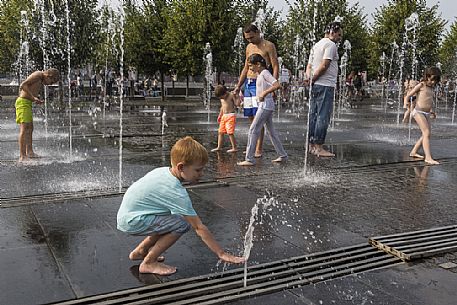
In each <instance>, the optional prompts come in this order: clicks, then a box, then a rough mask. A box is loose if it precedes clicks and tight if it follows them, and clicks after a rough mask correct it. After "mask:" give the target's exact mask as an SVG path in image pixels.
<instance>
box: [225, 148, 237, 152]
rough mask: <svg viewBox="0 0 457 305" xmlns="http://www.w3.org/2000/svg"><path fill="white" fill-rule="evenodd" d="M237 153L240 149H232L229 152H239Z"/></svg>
mask: <svg viewBox="0 0 457 305" xmlns="http://www.w3.org/2000/svg"><path fill="white" fill-rule="evenodd" d="M237 151H238V149H236V148H232V149H229V150H227V152H228V153H234V152H237Z"/></svg>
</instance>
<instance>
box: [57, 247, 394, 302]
mask: <svg viewBox="0 0 457 305" xmlns="http://www.w3.org/2000/svg"><path fill="white" fill-rule="evenodd" d="M399 263H402V261H401V260H400V259H398V258H396V257H392V256H391V255H388V254H385V253H383V252H380V251H378V250H377V249H375V248H373V247H371V246H370V245H368V244H360V245H355V246H351V247H345V248H339V249H335V250H330V251H325V252H319V253H314V254H311V255H305V256H299V257H292V258H289V259H284V260H279V261H274V262H269V263H265V264H260V265H256V266H253V267H250V268H248V274H247V275H248V277H247V287H244V285H243V278H244V270H243V269H233V270H230V271H226V272H224V273H217V274H209V275H204V276H198V277H193V278H188V279H181V280H177V281H172V282H167V283H162V284H157V285H151V286H145V287H141V288H135V289H128V290H123V291H118V292H113V293H108V294H103V295H97V296H92V297H87V298H81V299H77V300H71V301H66V302H62V303H55V304H61V305H64V304H65V305H71V304H105V305H107V304H199V305H202V304H220V303H223V302H229V301H235V300H239V299H245V298H249V297H253V296H256V295H263V294H268V293H273V292H277V291H282V290H285V289H291V288H295V287H300V286H303V285H308V284H311V283H316V282H320V281H325V280H329V279H335V278H340V277H343V276H347V275H351V274H355V273H360V272H364V271H370V270H374V269H379V268H385V267H389V266H393V265H396V264H399Z"/></svg>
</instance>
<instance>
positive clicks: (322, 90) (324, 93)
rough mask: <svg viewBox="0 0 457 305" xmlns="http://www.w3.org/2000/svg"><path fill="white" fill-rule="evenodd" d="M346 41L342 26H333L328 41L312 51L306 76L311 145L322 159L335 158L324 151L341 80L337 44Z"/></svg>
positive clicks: (309, 139) (322, 42) (327, 36)
mask: <svg viewBox="0 0 457 305" xmlns="http://www.w3.org/2000/svg"><path fill="white" fill-rule="evenodd" d="M342 37H343V29H342V27H341V24H340V23H339V22H332V23H330V24H329V25H328V26H327V28H326V30H325V37H324V38H322V39H321V40H320V41H319V42H317V43H316V44H315V45H314V47H313V53H312V56H310V60H309V62H308V66H307V67H306V76H307V79H308V81H310V80H311V83H312V93H311V94H312V96H311V98H310V114H309V126H308V128H309V130H308V141H309V143H308V144H309V148H310V150H309V151H310V153H312V154H314V155H316V156H319V157H334V156H335V154H333V153H331V152H330V151H327V150H325V149H324V147H323V145H324V143H325V137H326V135H327V128H328V125H329V122H330V115H331V113H332V108H333V100H334V92H335V87H336V81H337V77H338V49H337V46H336V43H338V42H340V41H341V39H342Z"/></svg>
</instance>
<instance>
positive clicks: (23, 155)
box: [15, 68, 59, 162]
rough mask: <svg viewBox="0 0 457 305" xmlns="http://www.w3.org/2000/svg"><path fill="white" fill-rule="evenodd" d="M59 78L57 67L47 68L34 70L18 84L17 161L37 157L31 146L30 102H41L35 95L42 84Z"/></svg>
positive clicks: (31, 118) (31, 119)
mask: <svg viewBox="0 0 457 305" xmlns="http://www.w3.org/2000/svg"><path fill="white" fill-rule="evenodd" d="M58 80H59V71H58V70H57V69H54V68H53V69H48V70H46V71H36V72H33V73H32V74H30V75H29V77H27V79H26V80H25V81H23V82H22V84H21V85H20V86H19V97H18V98H17V99H16V105H15V106H16V123H17V124H19V125H20V131H19V153H20V156H19V161H20V162H21V161H25V160H27V159H28V158H37V157H38V155H36V154H35V153H34V152H33V148H32V133H33V117H32V103H33V102H35V103H37V104H42V103H43V101H41V100H40V99H39V98H38V97H36V96H37V95H38V94H39V93H40V91H41V88H42V87H43V85H51V84H53V83H56V82H57V81H58Z"/></svg>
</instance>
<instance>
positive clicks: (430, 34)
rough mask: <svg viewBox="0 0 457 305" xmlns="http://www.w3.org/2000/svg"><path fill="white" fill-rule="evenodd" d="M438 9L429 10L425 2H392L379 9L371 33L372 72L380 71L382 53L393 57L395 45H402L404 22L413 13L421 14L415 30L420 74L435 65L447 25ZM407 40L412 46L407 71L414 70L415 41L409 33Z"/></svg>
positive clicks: (431, 8) (423, 0)
mask: <svg viewBox="0 0 457 305" xmlns="http://www.w3.org/2000/svg"><path fill="white" fill-rule="evenodd" d="M437 9H438V6H437V5H434V6H432V7H427V5H426V1H425V0H389V2H388V3H387V4H386V5H383V6H381V7H380V8H379V9H377V10H376V13H375V14H374V23H373V28H372V31H371V44H370V58H369V68H370V70H371V71H372V72H374V71H379V70H380V69H379V65H380V62H379V58H380V57H381V55H382V52H385V54H392V44H393V42H395V43H396V44H397V45H398V46H402V44H403V41H404V39H405V19H406V18H408V17H409V16H411V14H412V13H417V14H418V15H419V27H418V28H417V30H416V37H417V43H416V58H417V59H418V69H417V71H418V72H420V71H422V70H423V69H424V68H425V67H426V66H431V65H435V64H436V63H437V60H438V50H439V47H438V46H439V44H440V39H441V33H442V32H443V30H444V25H445V21H444V20H443V19H442V18H441V16H439V15H438V13H437ZM406 38H407V40H408V41H409V42H410V43H408V44H407V49H406V52H405V71H412V52H413V48H412V45H413V38H412V35H411V33H408V36H407V37H406ZM397 58H398V56H397ZM397 61H398V59H397ZM394 63H395V60H394ZM396 66H398V64H396ZM394 68H395V67H394Z"/></svg>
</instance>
